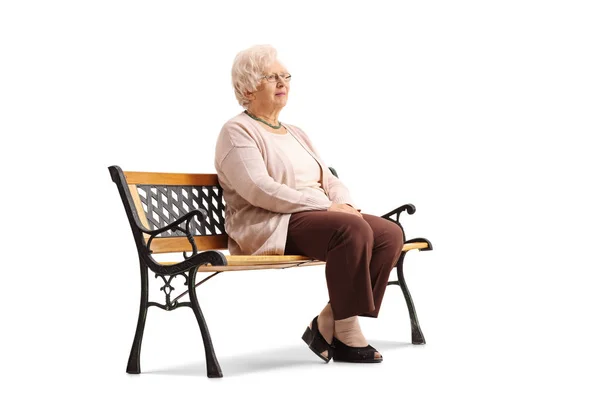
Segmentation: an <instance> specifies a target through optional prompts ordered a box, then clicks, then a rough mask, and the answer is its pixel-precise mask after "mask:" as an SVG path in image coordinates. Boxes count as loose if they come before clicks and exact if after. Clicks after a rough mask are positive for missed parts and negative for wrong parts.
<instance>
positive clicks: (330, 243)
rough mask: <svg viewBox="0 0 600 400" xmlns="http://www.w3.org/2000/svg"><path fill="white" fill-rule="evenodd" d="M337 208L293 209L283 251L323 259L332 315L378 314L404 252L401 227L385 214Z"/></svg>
mask: <svg viewBox="0 0 600 400" xmlns="http://www.w3.org/2000/svg"><path fill="white" fill-rule="evenodd" d="M362 216H363V218H361V217H359V216H357V215H353V214H348V213H344V212H338V211H325V210H323V211H321V210H319V211H303V212H299V213H295V214H292V215H291V217H290V223H289V228H288V234H287V243H286V246H285V254H297V255H303V256H307V257H311V258H315V259H317V260H321V261H325V262H326V264H325V279H326V280H327V290H328V292H329V302H330V303H331V308H332V310H333V316H334V319H336V320H339V319H344V318H349V317H352V316H354V315H358V316H362V317H372V318H377V315H378V314H379V309H380V307H381V302H382V301H383V295H384V293H385V289H386V287H387V283H388V279H389V276H390V272H391V271H392V269H393V268H394V267H395V266H396V263H397V262H398V260H399V259H400V255H401V254H402V246H403V245H404V237H403V235H402V229H401V228H400V227H399V226H398V225H396V224H395V223H394V222H392V221H389V220H387V219H384V218H381V217H378V216H375V215H370V214H362Z"/></svg>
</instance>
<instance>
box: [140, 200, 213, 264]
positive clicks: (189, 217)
mask: <svg viewBox="0 0 600 400" xmlns="http://www.w3.org/2000/svg"><path fill="white" fill-rule="evenodd" d="M196 216H198V217H202V218H201V219H200V221H203V220H205V219H206V217H207V216H208V213H207V212H206V210H205V209H203V208H199V209H195V210H192V211H190V212H188V213H186V214H184V215H182V216H181V217H179V218H177V219H176V220H175V221H173V222H171V223H170V224H168V225H166V226H163V227H162V228H158V229H153V230H150V229H146V228H143V227H138V228H139V229H140V230H141V231H142V232H144V233H147V234H148V235H150V239H148V242H147V243H146V249H147V250H148V253H149V254H150V253H152V250H151V249H150V245H151V244H152V240H153V239H154V238H155V237H156V236H157V235H159V234H161V233H163V232H166V231H168V230H171V231H173V232H175V231H181V232H183V233H185V236H186V237H187V239H188V242H190V244H191V245H192V256H194V255H196V254H197V253H198V249H197V248H196V242H195V241H194V235H193V234H192V233H191V232H190V222H192V221H193V220H194V217H196ZM183 222H185V229H182V228H181V227H180V226H179V225H181V224H182V223H183ZM183 256H184V258H186V259H187V258H189V257H188V255H187V254H186V252H184V253H183ZM190 257H191V256H190Z"/></svg>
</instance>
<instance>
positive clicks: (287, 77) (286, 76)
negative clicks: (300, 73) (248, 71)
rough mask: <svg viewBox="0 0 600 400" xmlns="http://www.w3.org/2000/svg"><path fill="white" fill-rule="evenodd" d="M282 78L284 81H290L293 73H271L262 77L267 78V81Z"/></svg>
mask: <svg viewBox="0 0 600 400" xmlns="http://www.w3.org/2000/svg"><path fill="white" fill-rule="evenodd" d="M278 77H279V78H281V80H282V81H284V82H289V81H290V79H292V75H290V74H279V75H277V74H271V75H263V76H261V77H260V78H261V79H262V78H265V79H266V80H267V82H275V81H276V80H277V78H278Z"/></svg>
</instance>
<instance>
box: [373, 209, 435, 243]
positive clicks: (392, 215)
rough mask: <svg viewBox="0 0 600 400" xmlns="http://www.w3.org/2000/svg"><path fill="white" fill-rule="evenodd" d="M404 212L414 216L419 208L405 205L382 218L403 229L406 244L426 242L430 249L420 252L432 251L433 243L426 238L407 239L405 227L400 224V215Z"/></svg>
mask: <svg viewBox="0 0 600 400" xmlns="http://www.w3.org/2000/svg"><path fill="white" fill-rule="evenodd" d="M403 211H406V212H407V213H409V214H410V215H412V214H414V213H415V212H416V211H417V208H416V207H415V206H414V205H412V204H410V203H408V204H404V205H402V206H400V207H398V208H396V209H394V210H392V211H390V212H389V213H387V214H384V215H382V216H381V218H385V219H388V220H390V221H392V222H393V223H395V224H396V225H398V226H399V227H400V229H402V234H403V235H404V244H407V243H415V242H426V243H427V246H428V247H427V248H426V249H419V251H427V250H432V249H433V246H432V245H431V242H430V241H429V240H427V239H425V238H414V239H410V240H407V239H406V232H404V227H403V226H402V224H400V214H401V213H402V212H403Z"/></svg>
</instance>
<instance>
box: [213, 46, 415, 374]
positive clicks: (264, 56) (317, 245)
mask: <svg viewBox="0 0 600 400" xmlns="http://www.w3.org/2000/svg"><path fill="white" fill-rule="evenodd" d="M232 79H233V87H234V89H235V96H236V98H237V100H238V102H239V104H240V105H241V106H242V107H243V108H244V111H243V112H241V113H239V114H238V115H236V116H234V117H233V118H231V119H230V120H229V121H227V122H226V123H225V124H224V125H223V128H222V130H221V132H220V134H219V137H218V139H217V144H216V152H215V168H216V170H217V174H218V178H219V183H220V185H221V186H222V188H223V197H224V199H225V202H226V203H227V207H226V214H225V229H226V231H227V233H228V235H229V243H228V249H229V252H230V254H232V255H236V254H246V255H259V254H261V255H267V254H272V255H275V254H277V255H282V254H296V255H304V256H308V257H311V258H314V259H317V260H322V261H326V267H325V277H326V280H327V288H328V292H329V302H328V304H327V305H326V306H325V308H324V309H323V310H322V311H321V312H320V314H319V315H317V316H316V317H315V318H314V319H313V320H312V322H311V323H310V324H309V325H308V328H306V331H305V332H304V335H303V336H302V338H303V339H304V341H305V342H306V343H307V344H308V346H309V348H310V349H311V350H312V351H313V352H314V353H315V354H316V355H317V356H319V357H320V358H321V359H323V360H324V361H326V362H328V361H329V360H330V359H331V358H333V359H334V360H335V361H346V362H361V363H363V362H372V363H376V362H381V361H382V360H383V358H382V356H381V354H380V353H379V352H377V350H375V349H374V348H373V347H372V346H370V345H369V344H368V342H367V340H366V339H365V337H364V336H363V334H362V332H361V329H360V326H359V322H358V316H362V317H371V318H376V317H377V315H378V314H379V309H380V306H381V302H382V300H383V295H384V292H385V289H386V286H387V282H388V278H389V274H390V272H391V270H392V268H393V267H394V266H395V265H396V262H397V261H398V260H399V258H400V255H401V252H402V246H403V243H404V237H403V234H402V229H401V228H400V227H399V226H398V225H396V224H395V223H393V222H391V221H389V220H386V219H383V218H381V217H378V216H374V215H370V214H361V213H360V211H361V210H360V209H357V208H356V205H355V203H354V201H353V200H352V198H351V196H350V193H349V191H348V189H347V188H346V186H345V185H344V184H343V183H342V182H341V181H340V180H339V179H338V178H337V177H336V176H335V175H333V174H332V173H331V172H330V170H329V168H328V167H327V164H326V163H325V161H324V160H323V159H322V158H321V157H320V156H319V154H318V153H317V150H316V149H315V147H314V146H313V144H312V143H311V141H310V140H309V138H308V136H307V134H306V133H305V132H304V131H302V130H301V129H300V128H298V127H297V126H295V125H291V124H287V123H285V124H284V123H282V122H281V121H280V120H279V113H280V112H281V110H282V109H283V107H285V105H286V103H287V99H288V96H289V95H290V81H291V75H290V73H289V71H288V70H287V68H286V67H285V66H284V65H283V64H281V63H280V62H279V60H278V59H277V52H276V50H275V49H274V48H273V47H271V46H268V45H260V46H254V47H251V48H249V49H247V50H244V51H242V52H240V53H239V54H238V55H237V56H236V57H235V60H234V62H233V68H232Z"/></svg>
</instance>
